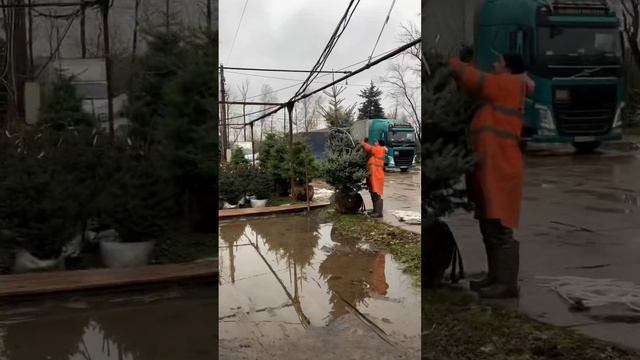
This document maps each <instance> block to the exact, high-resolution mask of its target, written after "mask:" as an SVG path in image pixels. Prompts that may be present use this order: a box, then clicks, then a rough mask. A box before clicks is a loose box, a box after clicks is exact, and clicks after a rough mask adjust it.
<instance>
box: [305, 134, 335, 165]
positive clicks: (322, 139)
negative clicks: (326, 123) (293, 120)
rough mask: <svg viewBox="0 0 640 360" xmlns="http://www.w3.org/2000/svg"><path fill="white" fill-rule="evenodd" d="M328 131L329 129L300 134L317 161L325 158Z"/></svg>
mask: <svg viewBox="0 0 640 360" xmlns="http://www.w3.org/2000/svg"><path fill="white" fill-rule="evenodd" d="M329 131H330V130H329V129H320V130H314V131H310V132H307V133H302V134H300V135H302V136H303V137H304V138H305V141H306V142H307V144H309V147H310V148H311V152H312V153H313V156H315V158H316V159H318V160H324V158H325V152H326V151H327V144H328V143H329Z"/></svg>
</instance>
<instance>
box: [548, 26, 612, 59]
mask: <svg viewBox="0 0 640 360" xmlns="http://www.w3.org/2000/svg"><path fill="white" fill-rule="evenodd" d="M538 52H539V55H540V57H542V58H550V57H572V58H576V59H585V58H598V59H602V60H599V61H598V60H594V61H593V63H592V64H593V65H601V64H603V63H604V64H606V63H609V64H617V63H618V58H619V57H621V56H622V49H621V44H620V33H619V32H618V30H617V29H616V28H579V27H559V26H551V27H542V28H539V29H538Z"/></svg>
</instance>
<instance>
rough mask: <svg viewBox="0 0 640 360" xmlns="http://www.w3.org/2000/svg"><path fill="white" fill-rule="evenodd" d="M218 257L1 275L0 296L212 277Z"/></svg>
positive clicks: (216, 268) (214, 273)
mask: <svg viewBox="0 0 640 360" xmlns="http://www.w3.org/2000/svg"><path fill="white" fill-rule="evenodd" d="M217 274H218V260H217V259H216V260H210V261H202V262H197V263H195V262H194V263H187V264H170V265H149V266H142V267H135V268H123V269H92V270H76V271H56V272H42V273H31V274H17V275H2V276H0V298H7V297H15V296H24V295H39V294H51V293H60V292H73V291H80V290H94V289H104V288H113V287H118V288H119V287H127V286H134V285H145V284H158V283H168V282H176V281H186V280H196V279H204V278H213V277H215V276H216V275H217Z"/></svg>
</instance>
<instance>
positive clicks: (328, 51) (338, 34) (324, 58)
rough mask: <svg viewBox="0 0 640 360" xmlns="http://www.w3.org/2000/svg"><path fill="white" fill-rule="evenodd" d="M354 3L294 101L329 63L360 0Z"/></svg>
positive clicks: (352, 1)
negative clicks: (328, 60) (330, 56)
mask: <svg viewBox="0 0 640 360" xmlns="http://www.w3.org/2000/svg"><path fill="white" fill-rule="evenodd" d="M354 1H355V0H351V1H350V2H349V6H347V9H346V10H345V12H344V15H342V18H341V19H340V21H339V22H338V25H337V26H336V28H335V30H334V31H333V34H332V35H331V37H330V38H329V41H328V42H327V45H326V46H325V48H324V50H323V51H322V54H320V57H319V58H318V61H317V62H316V64H315V65H314V66H313V68H311V73H310V74H309V76H308V77H307V79H306V80H305V81H304V83H302V85H301V86H300V88H299V89H298V91H296V93H295V95H294V96H293V98H292V100H293V99H294V98H296V97H298V96H300V95H301V94H303V93H304V92H305V91H307V89H308V88H309V86H310V85H311V83H312V82H313V80H315V79H316V78H317V77H318V75H319V73H317V71H321V70H322V69H323V68H324V64H325V63H326V62H327V59H328V58H329V55H330V54H331V52H332V51H333V49H334V47H335V46H336V44H337V43H338V40H339V39H340V37H341V36H342V34H343V33H344V31H345V30H346V29H347V26H348V25H349V22H351V17H352V16H353V13H354V12H355V11H356V8H357V7H358V5H359V4H360V0H358V1H357V2H356V3H355V5H354ZM352 6H353V7H352Z"/></svg>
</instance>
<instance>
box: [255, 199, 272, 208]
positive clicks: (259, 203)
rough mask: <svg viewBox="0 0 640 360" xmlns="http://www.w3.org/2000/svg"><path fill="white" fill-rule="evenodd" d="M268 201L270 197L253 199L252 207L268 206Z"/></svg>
mask: <svg viewBox="0 0 640 360" xmlns="http://www.w3.org/2000/svg"><path fill="white" fill-rule="evenodd" d="M267 201H269V200H268V199H263V200H256V199H251V207H252V208H263V207H266V206H267Z"/></svg>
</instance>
